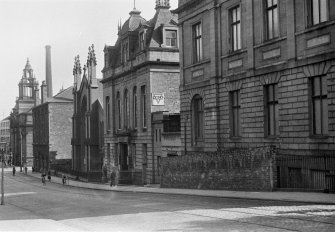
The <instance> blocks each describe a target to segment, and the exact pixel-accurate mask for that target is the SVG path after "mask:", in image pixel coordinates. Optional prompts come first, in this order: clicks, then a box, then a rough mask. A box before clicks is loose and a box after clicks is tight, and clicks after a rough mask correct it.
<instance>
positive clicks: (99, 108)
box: [71, 45, 104, 181]
mask: <svg viewBox="0 0 335 232" xmlns="http://www.w3.org/2000/svg"><path fill="white" fill-rule="evenodd" d="M96 65H97V61H96V57H95V51H94V46H93V45H92V46H91V47H89V53H88V58H87V62H86V64H85V65H84V67H83V75H82V68H81V65H80V61H79V56H77V57H76V59H75V64H74V68H73V75H74V86H73V117H72V121H73V124H72V142H71V144H72V174H73V175H76V176H77V177H79V178H81V179H84V180H87V181H101V176H102V165H103V133H102V132H103V125H104V123H103V100H102V84H101V83H100V80H99V79H97V77H96Z"/></svg>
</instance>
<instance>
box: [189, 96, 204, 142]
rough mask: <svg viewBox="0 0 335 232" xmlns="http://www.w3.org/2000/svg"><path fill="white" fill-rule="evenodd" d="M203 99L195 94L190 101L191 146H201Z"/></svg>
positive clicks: (202, 138)
mask: <svg viewBox="0 0 335 232" xmlns="http://www.w3.org/2000/svg"><path fill="white" fill-rule="evenodd" d="M204 112H205V110H204V98H203V97H202V96H201V95H200V94H195V95H194V96H193V97H192V100H191V135H192V145H193V146H201V145H202V144H203V142H204V137H205V123H204V122H205V114H204Z"/></svg>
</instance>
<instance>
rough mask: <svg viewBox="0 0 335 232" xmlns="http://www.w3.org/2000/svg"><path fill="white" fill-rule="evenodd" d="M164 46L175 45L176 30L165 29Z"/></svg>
mask: <svg viewBox="0 0 335 232" xmlns="http://www.w3.org/2000/svg"><path fill="white" fill-rule="evenodd" d="M165 46H167V47H177V30H165Z"/></svg>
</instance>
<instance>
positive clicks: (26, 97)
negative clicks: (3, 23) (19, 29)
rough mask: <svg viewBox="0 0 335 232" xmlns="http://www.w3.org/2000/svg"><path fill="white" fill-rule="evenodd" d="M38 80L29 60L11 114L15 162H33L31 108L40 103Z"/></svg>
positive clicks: (12, 148)
mask: <svg viewBox="0 0 335 232" xmlns="http://www.w3.org/2000/svg"><path fill="white" fill-rule="evenodd" d="M38 93H39V90H38V82H37V80H36V78H35V75H34V71H33V69H32V67H31V65H30V63H29V60H27V63H26V66H25V68H24V69H23V75H22V78H21V80H20V82H19V96H18V98H17V99H16V104H15V107H14V108H13V110H12V112H11V115H10V134H11V135H10V136H11V139H10V140H11V152H12V154H13V160H12V162H13V164H15V165H23V164H26V165H28V166H31V165H32V162H33V146H32V142H33V125H32V123H33V120H32V111H31V109H32V108H33V107H34V106H36V105H38V104H39V103H40V98H39V94H38Z"/></svg>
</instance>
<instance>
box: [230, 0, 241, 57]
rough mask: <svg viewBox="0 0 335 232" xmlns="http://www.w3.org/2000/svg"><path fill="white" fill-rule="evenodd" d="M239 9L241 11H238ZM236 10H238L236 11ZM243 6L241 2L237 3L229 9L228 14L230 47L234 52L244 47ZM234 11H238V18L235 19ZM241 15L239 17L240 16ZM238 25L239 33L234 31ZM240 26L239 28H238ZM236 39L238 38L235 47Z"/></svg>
mask: <svg viewBox="0 0 335 232" xmlns="http://www.w3.org/2000/svg"><path fill="white" fill-rule="evenodd" d="M237 9H239V13H238V11H237ZM234 11H236V12H234ZM241 11H242V7H241V4H240V3H238V4H237V5H234V6H232V7H230V8H229V9H228V15H229V19H228V20H229V21H228V22H229V29H228V30H229V35H230V36H229V41H230V49H231V51H232V52H235V51H239V50H241V49H242V13H241ZM234 13H236V20H234ZM238 16H239V17H238ZM235 26H237V33H238V32H239V34H237V35H236V34H235V33H234V27H235ZM238 26H239V30H238ZM235 39H236V40H237V46H236V48H235V43H234V42H235Z"/></svg>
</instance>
